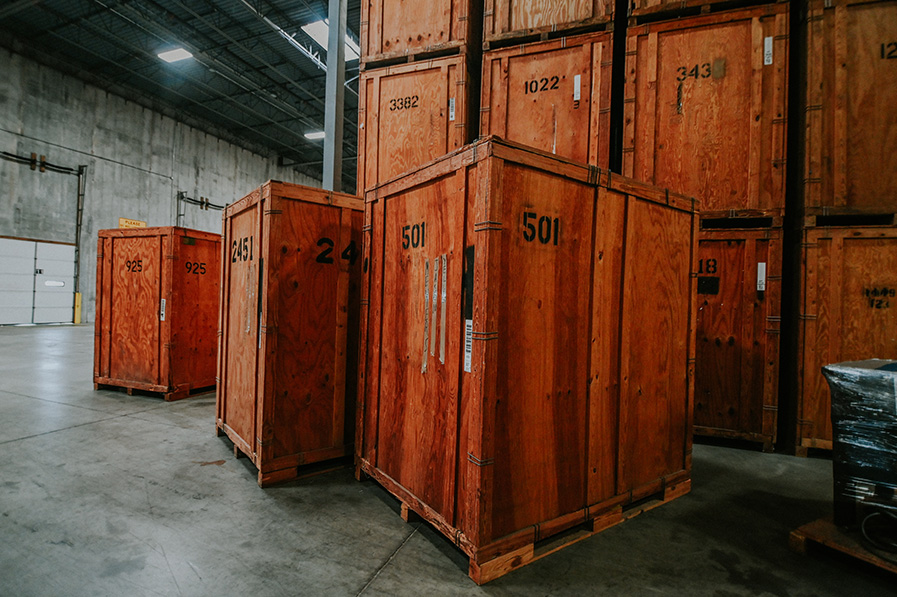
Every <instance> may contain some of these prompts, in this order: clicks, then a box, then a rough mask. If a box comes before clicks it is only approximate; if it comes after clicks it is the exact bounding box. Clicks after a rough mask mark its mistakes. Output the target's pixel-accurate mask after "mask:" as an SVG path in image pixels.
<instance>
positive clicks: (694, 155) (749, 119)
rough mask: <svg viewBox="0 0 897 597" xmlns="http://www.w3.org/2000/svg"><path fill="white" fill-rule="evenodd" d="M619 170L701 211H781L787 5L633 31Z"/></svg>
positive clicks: (628, 50) (629, 34)
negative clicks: (696, 203)
mask: <svg viewBox="0 0 897 597" xmlns="http://www.w3.org/2000/svg"><path fill="white" fill-rule="evenodd" d="M626 43H627V46H626V86H625V103H624V132H623V173H624V174H625V175H627V176H632V177H633V178H636V179H638V180H644V181H648V182H651V183H653V184H657V185H660V186H665V187H669V188H670V189H672V190H676V191H678V192H681V193H685V194H688V195H693V196H695V197H696V198H698V199H699V200H700V201H701V206H702V208H703V209H704V210H706V211H708V212H713V211H718V210H781V209H784V207H785V129H786V113H787V84H786V81H787V70H788V4H787V3H783V4H773V5H768V6H763V7H757V8H749V9H742V10H734V11H729V12H721V13H717V14H710V15H706V16H699V17H691V18H683V19H677V20H674V21H667V22H662V23H652V24H648V25H642V26H638V27H630V28H629V29H628V31H627V40H626Z"/></svg>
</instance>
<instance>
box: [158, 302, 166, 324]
mask: <svg viewBox="0 0 897 597" xmlns="http://www.w3.org/2000/svg"><path fill="white" fill-rule="evenodd" d="M159 321H165V299H162V306H161V307H160V308H159Z"/></svg>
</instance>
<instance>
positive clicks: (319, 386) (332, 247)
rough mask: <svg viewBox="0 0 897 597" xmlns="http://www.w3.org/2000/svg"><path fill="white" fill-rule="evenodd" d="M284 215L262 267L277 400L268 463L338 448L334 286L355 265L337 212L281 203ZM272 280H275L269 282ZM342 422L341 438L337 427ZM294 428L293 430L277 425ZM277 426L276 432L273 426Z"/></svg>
mask: <svg viewBox="0 0 897 597" xmlns="http://www.w3.org/2000/svg"><path fill="white" fill-rule="evenodd" d="M279 206H280V209H282V210H283V214H282V215H279V216H273V217H275V218H278V220H277V225H276V226H272V227H271V239H270V243H271V244H270V251H271V253H270V255H271V257H269V263H268V264H267V267H268V271H269V276H268V280H269V283H270V287H269V288H268V289H267V294H268V296H271V297H273V299H272V300H273V301H275V304H276V307H275V309H273V310H272V312H271V314H272V316H271V317H270V318H269V322H268V324H269V325H273V326H274V329H276V330H277V341H276V344H275V346H276V351H275V353H274V354H273V355H270V356H269V358H271V359H272V360H273V366H272V371H271V373H273V376H272V375H269V377H268V378H269V379H273V380H275V381H274V387H273V388H270V391H271V392H272V393H273V395H274V396H275V397H276V398H275V399H274V400H273V401H272V402H271V403H270V404H271V406H272V412H271V413H270V415H268V414H266V418H267V417H268V416H270V417H271V420H272V421H274V422H275V424H274V425H272V428H273V429H274V435H273V438H270V439H271V440H272V441H273V448H272V457H274V458H277V457H281V456H289V455H292V454H298V453H301V452H311V451H314V450H318V449H324V448H329V447H333V446H337V445H340V446H341V445H343V443H344V442H343V434H342V423H343V417H342V415H337V413H341V411H342V409H343V404H344V403H343V400H344V397H343V396H342V395H340V396H337V395H336V391H335V389H336V379H335V375H334V372H335V368H334V364H335V362H336V355H337V350H338V347H337V319H338V316H339V312H340V306H341V304H343V303H342V301H340V297H339V296H338V294H339V286H338V284H339V278H340V271H341V269H342V267H343V266H344V263H345V264H348V263H349V262H350V261H351V262H352V263H353V264H354V262H355V261H356V260H357V258H358V247H357V246H356V245H353V244H352V241H351V240H350V239H347V238H346V235H345V234H343V230H342V228H341V225H340V210H339V209H336V208H334V207H332V206H329V205H319V204H315V203H306V202H304V201H281V202H279ZM275 272H276V275H274V274H275ZM337 419H338V420H339V423H340V428H339V430H338V431H339V433H335V430H334V423H335V422H336V420H337ZM284 421H292V422H293V424H291V425H285V424H282V422H284ZM278 422H280V424H278Z"/></svg>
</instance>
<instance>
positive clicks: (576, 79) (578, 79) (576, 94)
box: [573, 75, 582, 102]
mask: <svg viewBox="0 0 897 597" xmlns="http://www.w3.org/2000/svg"><path fill="white" fill-rule="evenodd" d="M581 83H582V75H574V76H573V101H574V102H578V101H579V100H580V98H581V97H582V93H581V91H580V87H581Z"/></svg>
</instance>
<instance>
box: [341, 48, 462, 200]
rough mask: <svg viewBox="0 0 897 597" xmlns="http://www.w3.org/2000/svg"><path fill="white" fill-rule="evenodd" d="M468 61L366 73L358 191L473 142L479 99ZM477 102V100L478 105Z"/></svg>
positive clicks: (443, 60)
mask: <svg viewBox="0 0 897 597" xmlns="http://www.w3.org/2000/svg"><path fill="white" fill-rule="evenodd" d="M470 76H471V70H470V68H469V66H468V57H467V56H452V57H447V58H439V59H436V60H430V61H425V62H419V63H414V64H406V65H401V66H390V67H386V68H380V69H376V70H369V71H365V72H364V73H362V75H361V83H360V85H359V90H358V102H359V104H358V149H359V153H358V189H359V191H364V190H365V189H367V188H370V187H372V186H376V185H377V184H379V183H382V182H385V181H387V180H389V179H390V178H393V177H394V176H396V175H398V174H401V173H402V172H405V171H407V170H411V169H413V168H416V167H418V166H420V165H422V164H425V163H427V162H429V161H431V160H434V159H436V158H438V157H439V156H442V155H444V154H446V153H449V152H451V151H453V150H455V149H457V148H459V147H461V146H462V145H464V144H465V143H467V142H468V141H469V140H470V138H469V137H470V135H472V134H475V131H474V130H472V129H471V127H470V126H469V125H470V123H471V113H470V112H471V110H472V109H473V108H474V106H473V104H474V103H475V97H474V96H472V95H471V94H472V93H473V91H472V89H471V81H470ZM471 100H474V101H473V102H472V101H471Z"/></svg>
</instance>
